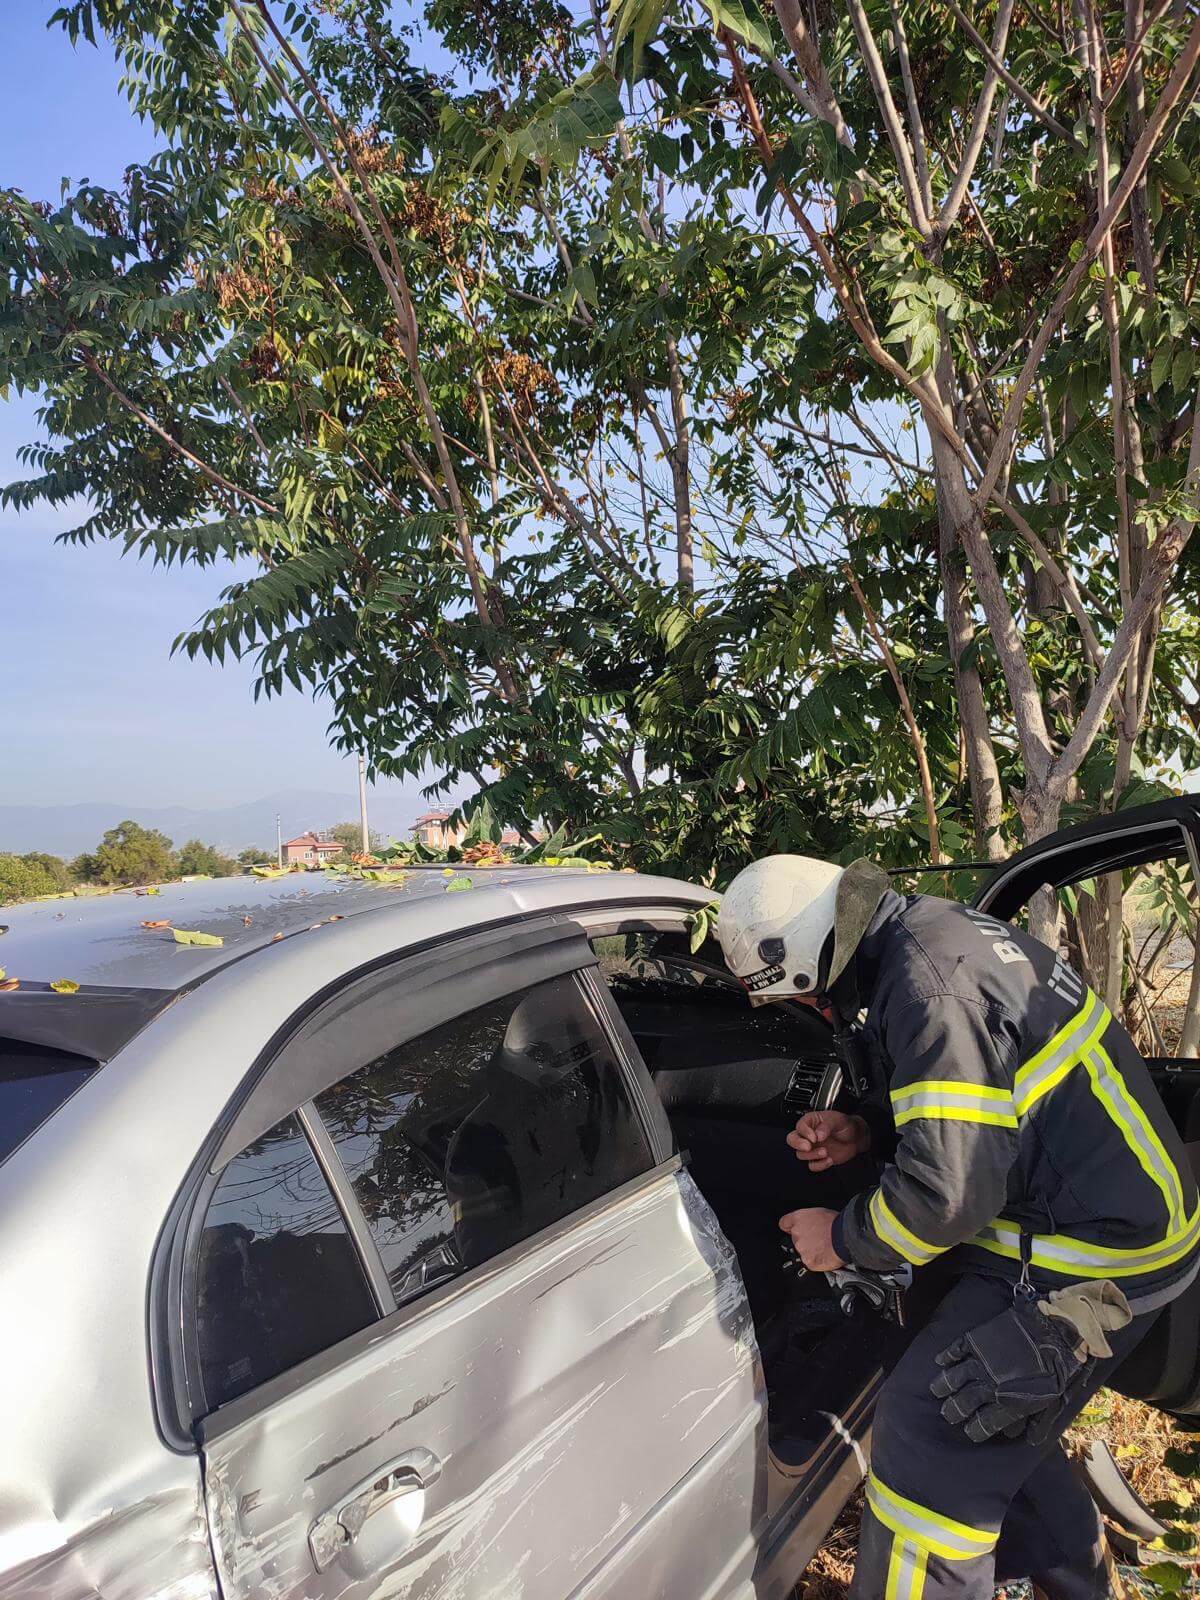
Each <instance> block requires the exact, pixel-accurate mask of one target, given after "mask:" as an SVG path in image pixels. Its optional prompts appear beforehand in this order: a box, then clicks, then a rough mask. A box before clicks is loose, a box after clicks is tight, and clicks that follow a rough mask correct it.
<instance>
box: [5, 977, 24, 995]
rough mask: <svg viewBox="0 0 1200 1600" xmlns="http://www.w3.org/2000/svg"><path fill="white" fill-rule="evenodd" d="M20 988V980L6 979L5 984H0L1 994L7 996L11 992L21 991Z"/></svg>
mask: <svg viewBox="0 0 1200 1600" xmlns="http://www.w3.org/2000/svg"><path fill="white" fill-rule="evenodd" d="M20 987H21V980H20V978H5V980H4V982H3V983H0V994H7V993H8V992H9V991H10V990H12V989H19V988H20Z"/></svg>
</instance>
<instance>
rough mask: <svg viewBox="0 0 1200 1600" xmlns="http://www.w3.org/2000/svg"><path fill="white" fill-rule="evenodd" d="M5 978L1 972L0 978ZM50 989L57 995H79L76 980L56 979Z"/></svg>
mask: <svg viewBox="0 0 1200 1600" xmlns="http://www.w3.org/2000/svg"><path fill="white" fill-rule="evenodd" d="M3 976H4V974H3V972H0V978H2V977H3ZM50 987H51V988H52V989H53V990H54V992H55V994H78V993H79V985H78V984H77V983H76V982H75V980H74V978H55V979H54V980H53V982H52V983H51V985H50Z"/></svg>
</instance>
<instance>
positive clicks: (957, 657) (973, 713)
mask: <svg viewBox="0 0 1200 1600" xmlns="http://www.w3.org/2000/svg"><path fill="white" fill-rule="evenodd" d="M941 454H942V455H945V456H947V457H949V458H950V459H949V461H948V462H946V463H943V462H942V461H940V460H939V449H938V444H937V441H936V440H935V442H934V461H935V467H936V469H937V475H936V478H935V484H936V490H937V506H938V558H939V562H940V566H941V576H942V605H943V609H944V611H945V617H946V635H947V638H948V640H949V644H950V661H951V664H952V666H953V668H954V688H955V695H956V698H957V701H958V719H959V726H960V727H961V729H962V736H963V747H964V749H965V751H966V757H967V783H968V786H969V788H970V791H971V810H972V813H973V815H974V821H975V844H976V848H977V849H978V850H979V852H980V854H981V855H984V856H986V857H987V859H988V860H989V861H999V860H1000V859H1001V858H1002V857H1003V855H1004V846H1003V842H1002V840H1001V838H1000V825H1001V822H1002V820H1003V814H1004V813H1003V808H1004V796H1003V791H1002V789H1001V786H1000V768H999V767H998V766H997V764H996V751H995V748H994V746H993V744H992V736H991V732H990V729H989V727H988V712H987V702H986V701H985V699H984V695H983V679H982V678H981V677H980V675H979V665H978V660H977V657H976V656H975V655H974V653H969V652H970V646H971V645H972V644H973V643H974V640H975V624H974V623H973V622H972V620H971V609H970V605H969V602H968V598H967V562H966V556H965V554H964V553H963V549H962V545H961V543H960V540H959V534H958V527H959V524H958V522H957V519H956V517H955V514H954V513H955V509H957V510H958V511H959V513H960V514H961V513H963V512H964V511H965V513H966V514H967V515H970V514H971V511H972V507H971V505H970V496H969V495H968V494H967V491H966V485H965V484H963V482H962V470H961V468H960V467H959V465H958V463H957V461H955V460H954V459H953V452H952V451H950V450H949V449H948V448H946V447H944V446H943V448H942V451H941ZM955 475H957V481H958V484H959V485H960V486H961V489H962V497H963V500H964V501H965V505H957V507H956V504H955V498H956V497H955V494H954V477H955Z"/></svg>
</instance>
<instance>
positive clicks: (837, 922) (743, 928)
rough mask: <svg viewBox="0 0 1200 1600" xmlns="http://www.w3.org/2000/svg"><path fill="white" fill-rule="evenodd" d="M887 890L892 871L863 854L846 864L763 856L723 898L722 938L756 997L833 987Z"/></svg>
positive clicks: (728, 957) (760, 1000)
mask: <svg viewBox="0 0 1200 1600" xmlns="http://www.w3.org/2000/svg"><path fill="white" fill-rule="evenodd" d="M886 889H887V875H886V873H884V872H882V871H881V870H880V868H878V867H876V866H875V865H874V864H873V863H872V862H870V861H866V860H861V859H860V860H858V861H854V862H851V864H850V866H848V867H839V866H835V865H834V864H833V863H832V862H830V861H817V860H815V859H814V858H813V857H812V856H764V858H763V859H762V860H761V861H755V862H754V863H753V865H751V866H749V867H746V868H745V869H744V870H743V871H741V872H739V873H738V875H737V877H736V878H735V879H734V880H733V882H732V883H731V884H730V885H729V888H728V889H727V890H726V891H725V893H724V895H722V897H721V909H720V913H719V915H718V918H717V937H718V938H719V939H720V941H721V949H722V950H723V951H724V953H725V961H726V964H727V965H728V967H729V969H730V971H731V972H733V973H735V974H736V976H737V977H739V978H740V979H741V980H742V982H743V983H744V984H745V985H746V988H747V989H749V991H750V1004H751V1005H764V1004H766V1003H767V1002H768V1001H772V1000H790V999H793V998H794V997H795V996H796V995H811V994H814V993H816V992H818V991H819V990H821V991H827V990H828V989H829V987H830V985H831V984H832V983H833V982H834V980H835V979H836V978H837V977H838V976H839V975H840V974H841V973H842V972H843V971H844V970H845V968H846V966H847V964H848V963H849V961H850V958H851V956H852V955H853V954H854V951H855V949H856V948H857V946H858V943H859V940H860V939H861V938H862V936H863V934H864V932H865V931H866V928H867V925H868V923H869V922H870V920H871V918H872V917H873V916H874V914H875V910H876V908H877V907H878V905H879V902H880V900H881V899H882V898H883V894H884V892H885V890H886ZM830 943H831V944H832V948H831V950H830V953H829V954H828V957H827V958H826V960H825V963H824V970H822V957H823V956H825V955H826V945H827V944H830Z"/></svg>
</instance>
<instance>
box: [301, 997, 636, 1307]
mask: <svg viewBox="0 0 1200 1600" xmlns="http://www.w3.org/2000/svg"><path fill="white" fill-rule="evenodd" d="M315 1103H316V1106H317V1109H318V1111H319V1112H320V1114H321V1117H322V1119H323V1121H324V1122H325V1125H326V1127H327V1128H328V1130H329V1133H330V1136H331V1138H332V1139H333V1142H334V1145H335V1147H336V1149H337V1152H338V1155H339V1157H340V1158H341V1160H342V1163H343V1165H344V1166H345V1168H346V1171H347V1174H348V1175H349V1177H350V1180H351V1182H352V1184H353V1186H354V1193H355V1195H356V1197H357V1199H358V1202H359V1204H360V1206H361V1207H362V1210H363V1213H364V1215H365V1217H366V1219H367V1223H368V1225H369V1227H370V1229H371V1232H372V1234H373V1235H374V1238H375V1242H376V1244H377V1245H378V1247H379V1252H380V1255H381V1256H382V1258H383V1263H384V1267H385V1269H386V1271H387V1274H388V1278H389V1281H390V1283H391V1286H392V1289H393V1292H394V1293H395V1295H396V1299H397V1301H398V1302H404V1301H408V1300H411V1299H413V1298H414V1297H415V1296H417V1295H420V1294H421V1293H423V1292H424V1291H425V1290H426V1289H428V1288H430V1287H432V1286H433V1285H434V1284H436V1283H438V1282H441V1281H444V1280H446V1279H448V1278H451V1277H453V1276H455V1275H456V1274H457V1273H459V1272H461V1271H463V1270H464V1269H466V1268H468V1267H472V1266H477V1265H479V1264H480V1263H482V1262H484V1261H487V1260H489V1259H490V1258H491V1257H492V1256H495V1255H497V1254H499V1252H500V1251H502V1250H505V1249H507V1248H509V1246H511V1245H514V1244H516V1243H518V1242H519V1241H520V1240H522V1239H526V1238H528V1237H529V1236H530V1235H531V1234H534V1233H537V1232H538V1231H539V1230H540V1229H542V1228H545V1227H547V1226H549V1225H550V1224H551V1223H553V1222H556V1221H558V1220H559V1219H560V1218H562V1217H565V1216H568V1215H569V1214H570V1213H571V1212H573V1211H576V1210H578V1209H579V1208H580V1207H582V1206H585V1205H587V1204H588V1203H589V1202H590V1201H592V1200H595V1199H598V1198H599V1197H600V1196H602V1195H604V1194H607V1193H608V1192H609V1191H610V1190H612V1189H614V1188H616V1187H618V1186H619V1185H620V1184H622V1183H625V1182H627V1181H628V1180H629V1179H631V1178H634V1177H637V1176H638V1175H639V1174H641V1173H643V1172H645V1171H647V1170H648V1169H649V1168H650V1167H651V1166H653V1164H654V1158H653V1155H652V1153H651V1150H650V1147H649V1144H648V1142H647V1139H646V1135H645V1133H644V1131H643V1128H642V1125H641V1122H640V1120H639V1118H638V1115H637V1113H636V1111H635V1108H634V1106H633V1104H632V1102H631V1100H630V1097H629V1094H628V1091H627V1089H626V1085H625V1080H624V1078H623V1075H622V1073H621V1070H620V1067H619V1065H618V1062H617V1058H616V1055H615V1053H614V1051H613V1048H612V1046H611V1044H610V1043H609V1040H608V1038H607V1036H606V1035H605V1033H604V1031H603V1029H602V1028H601V1026H600V1024H599V1022H598V1020H597V1018H596V1016H595V1014H594V1012H593V1011H592V1009H591V1006H590V1003H589V1002H588V1000H587V998H586V996H585V994H584V992H583V990H582V989H581V988H580V986H579V984H578V982H577V980H576V979H575V978H574V977H571V976H567V977H559V978H552V979H550V980H549V981H547V982H545V983H540V984H536V985H534V986H532V987H531V988H528V989H525V990H523V991H518V992H517V993H516V994H513V995H509V996H506V997H505V998H504V999H502V1000H497V1001H494V1002H492V1003H491V1004H489V1005H485V1006H481V1007H479V1008H477V1009H476V1010H473V1011H469V1012H467V1013H465V1014H464V1015H463V1016H461V1017H457V1018H455V1019H454V1020H453V1021H451V1022H447V1023H445V1024H443V1025H442V1026H440V1027H437V1028H434V1029H432V1030H431V1031H430V1032H428V1033H425V1034H422V1035H421V1036H420V1037H419V1038H417V1039H414V1040H410V1041H408V1042H406V1043H404V1044H401V1045H398V1046H397V1048H396V1049H394V1050H392V1051H389V1052H388V1053H387V1054H385V1055H383V1056H381V1057H379V1058H378V1059H377V1060H375V1061H372V1062H369V1063H368V1064H367V1065H366V1066H363V1067H361V1068H360V1069H359V1070H358V1071H356V1072H354V1073H352V1074H351V1075H350V1076H349V1077H347V1078H344V1079H343V1080H342V1081H341V1082H340V1083H338V1084H336V1085H335V1086H334V1087H333V1088H331V1089H328V1090H326V1091H325V1092H324V1093H323V1094H321V1095H319V1096H318V1097H317V1100H316V1102H315Z"/></svg>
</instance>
